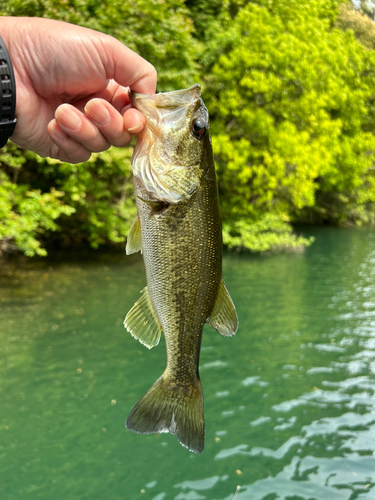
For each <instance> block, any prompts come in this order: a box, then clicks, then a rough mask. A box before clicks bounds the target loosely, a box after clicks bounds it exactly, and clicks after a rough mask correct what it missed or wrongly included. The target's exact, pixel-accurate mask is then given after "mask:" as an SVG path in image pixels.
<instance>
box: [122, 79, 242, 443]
mask: <svg viewBox="0 0 375 500" xmlns="http://www.w3.org/2000/svg"><path fill="white" fill-rule="evenodd" d="M130 100H131V102H132V104H133V106H134V107H135V108H137V109H138V110H139V111H140V112H141V113H142V114H143V115H144V117H145V118H146V122H147V126H146V129H145V131H144V132H142V133H141V134H140V135H139V136H138V139H137V144H136V147H135V150H134V154H133V158H132V169H133V179H134V191H135V196H136V203H137V211H138V216H137V218H136V220H135V221H134V223H133V225H132V228H131V230H130V233H129V237H128V240H127V245H126V253H127V254H131V253H134V252H136V251H139V250H140V251H141V252H142V253H143V258H144V263H145V269H146V279H147V287H146V288H145V289H144V290H143V291H142V295H141V298H140V299H139V300H138V302H136V304H135V305H134V306H133V308H132V309H131V310H130V311H129V313H128V314H127V316H126V318H125V321H124V325H125V327H126V328H127V329H128V330H129V332H130V333H131V334H132V335H133V337H135V338H136V339H138V340H139V341H140V342H141V343H142V344H144V345H145V346H147V347H148V348H151V347H153V346H155V345H157V344H158V343H159V340H160V336H161V332H163V333H164V335H165V341H166V348H167V367H166V370H165V371H164V373H163V374H162V376H161V377H160V378H159V379H158V380H157V381H156V382H155V383H154V385H153V386H152V387H151V389H149V391H148V392H146V394H145V395H144V396H143V397H142V398H141V399H140V401H139V402H138V403H137V404H136V405H135V407H134V408H133V410H132V411H131V413H130V415H129V417H128V419H127V421H126V427H127V428H128V429H130V430H132V431H133V432H136V433H141V434H149V433H152V432H170V433H172V434H174V435H175V436H176V438H177V439H178V440H179V442H180V443H181V444H182V445H183V446H186V447H187V448H188V449H189V450H191V451H194V452H196V453H201V452H202V451H203V447H204V416H203V393H202V386H201V382H200V379H199V373H198V364H199V354H200V347H201V340H202V332H203V327H204V325H205V323H209V324H210V325H211V326H213V327H214V328H215V329H216V330H218V332H219V333H221V334H222V335H224V336H231V335H234V334H235V333H236V330H237V324H238V321H237V315H236V310H235V307H234V305H233V302H232V299H231V298H230V296H229V293H228V291H227V289H226V287H225V284H224V281H223V277H222V265H221V261H222V234H221V219H220V210H219V199H218V190H217V181H216V174H215V166H214V161H213V154H212V146H211V138H210V133H209V119H208V112H207V109H206V107H205V106H204V104H203V101H202V99H201V97H200V86H199V85H194V86H193V87H191V88H190V89H187V90H179V91H176V92H166V93H160V94H155V95H143V94H136V93H133V92H131V93H130Z"/></svg>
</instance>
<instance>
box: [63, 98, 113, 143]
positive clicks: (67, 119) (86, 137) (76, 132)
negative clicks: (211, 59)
mask: <svg viewBox="0 0 375 500" xmlns="http://www.w3.org/2000/svg"><path fill="white" fill-rule="evenodd" d="M55 120H56V123H57V125H58V126H59V128H60V129H61V130H62V131H63V132H65V133H66V134H67V135H68V136H69V137H71V138H72V139H73V140H74V141H76V142H78V143H80V144H82V146H83V147H84V148H86V149H88V150H89V151H93V152H99V151H105V150H107V149H108V148H109V147H110V144H109V142H108V141H107V140H106V138H105V137H103V135H102V134H101V132H100V131H99V130H98V128H97V127H96V126H95V125H94V124H93V123H92V121H91V120H89V119H88V118H87V117H86V116H85V115H84V114H83V113H81V111H79V110H78V109H76V108H75V107H74V106H72V105H70V104H62V105H61V106H59V107H58V108H57V110H56V112H55Z"/></svg>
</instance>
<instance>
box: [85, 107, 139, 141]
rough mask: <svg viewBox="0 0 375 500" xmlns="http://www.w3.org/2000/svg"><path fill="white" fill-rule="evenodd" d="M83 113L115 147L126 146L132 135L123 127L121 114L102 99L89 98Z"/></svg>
mask: <svg viewBox="0 0 375 500" xmlns="http://www.w3.org/2000/svg"><path fill="white" fill-rule="evenodd" d="M85 113H86V116H87V118H89V119H90V120H91V121H92V122H93V123H94V124H95V125H96V127H97V128H98V130H99V131H100V132H101V134H102V135H103V136H104V137H105V138H106V140H107V141H108V142H109V144H112V145H113V146H117V147H125V146H128V145H129V144H130V142H131V140H132V138H133V136H132V135H131V134H130V133H129V132H127V131H126V130H125V128H124V122H123V118H122V115H121V114H120V113H119V112H118V111H117V110H116V109H115V108H114V107H113V106H112V105H111V104H109V103H108V102H107V101H105V100H104V99H91V101H89V102H88V103H87V104H86V106H85Z"/></svg>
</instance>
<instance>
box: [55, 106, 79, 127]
mask: <svg viewBox="0 0 375 500" xmlns="http://www.w3.org/2000/svg"><path fill="white" fill-rule="evenodd" d="M56 118H57V119H58V121H59V122H60V123H61V124H62V125H64V127H66V128H69V129H71V130H78V129H79V127H80V125H81V118H80V117H79V116H78V115H77V114H76V113H75V111H73V110H72V109H71V108H69V109H65V110H64V108H63V107H60V108H57V110H56Z"/></svg>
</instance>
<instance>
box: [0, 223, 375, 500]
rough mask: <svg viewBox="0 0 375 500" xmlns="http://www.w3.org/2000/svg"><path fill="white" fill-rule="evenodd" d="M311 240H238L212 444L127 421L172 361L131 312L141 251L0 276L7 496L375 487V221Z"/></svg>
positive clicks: (216, 338) (161, 496) (209, 423)
mask: <svg viewBox="0 0 375 500" xmlns="http://www.w3.org/2000/svg"><path fill="white" fill-rule="evenodd" d="M314 236H315V237H316V243H315V244H314V245H313V246H312V247H311V248H310V249H308V250H307V251H306V252H305V253H304V254H300V255H296V254H285V255H273V256H265V257H259V256H251V255H231V254H229V255H227V256H226V257H225V260H224V274H225V280H226V283H227V285H228V288H229V290H230V292H231V295H232V297H233V300H234V302H235V304H236V306H237V310H238V315H239V319H240V329H239V332H238V334H237V335H236V336H235V337H233V338H231V339H230V338H223V337H222V336H220V335H219V334H217V332H215V331H214V330H213V329H211V328H210V327H208V326H207V327H206V330H205V335H204V338H203V347H202V353H201V370H200V371H201V378H202V384H203V389H204V394H205V416H206V447H205V451H204V452H203V454H202V455H201V456H198V455H195V454H192V453H189V452H188V451H187V450H186V449H184V448H182V447H181V446H179V444H178V443H177V441H176V440H175V438H174V437H173V436H170V435H166V434H162V435H150V436H140V435H134V434H132V433H130V432H129V431H126V430H125V429H124V421H125V419H126V417H127V415H128V413H129V411H130V410H131V408H132V406H133V405H134V403H136V401H137V400H138V398H139V397H140V395H142V394H143V393H144V392H145V391H146V390H147V389H148V388H149V387H150V385H151V384H152V383H153V382H154V381H155V380H156V378H157V377H158V376H159V375H160V374H161V373H162V371H163V369H164V366H165V348H164V344H163V345H161V346H160V347H157V348H155V349H153V350H151V351H148V350H147V349H145V348H144V347H143V346H141V345H140V344H139V343H137V342H136V341H135V340H134V339H133V338H132V337H131V336H130V335H129V334H127V332H126V331H125V330H124V329H123V326H122V321H123V318H124V316H125V314H126V313H127V311H128V310H129V309H130V307H131V306H132V305H133V303H134V302H135V300H137V298H138V296H139V291H140V290H141V289H142V288H143V286H144V274H143V265H142V262H141V260H140V259H139V258H138V257H137V256H132V257H129V258H126V259H125V258H122V257H121V258H117V259H115V260H114V261H109V260H108V261H103V260H96V261H82V262H75V263H69V262H52V261H49V262H40V263H38V264H37V265H30V264H28V265H23V266H21V268H20V269H15V268H7V269H6V270H5V271H4V272H3V276H2V277H1V278H0V401H1V406H0V498H1V499H3V498H4V499H6V500H19V499H20V498H22V499H24V498H25V499H33V500H34V499H43V500H44V499H46V498H53V499H54V500H60V499H64V500H70V499H72V500H73V499H90V500H91V499H103V498H105V499H111V500H112V499H113V500H117V499H129V498H131V499H136V498H142V499H147V500H169V499H176V500H184V499H186V500H199V499H209V500H232V499H233V498H236V499H237V500H244V499H249V500H275V499H285V500H326V499H330V500H331V499H332V500H336V499H337V500H357V499H359V500H362V499H366V500H371V499H372V498H375V453H374V450H375V232H372V231H358V230H335V229H324V230H323V229H321V230H317V231H316V232H315V234H314Z"/></svg>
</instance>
